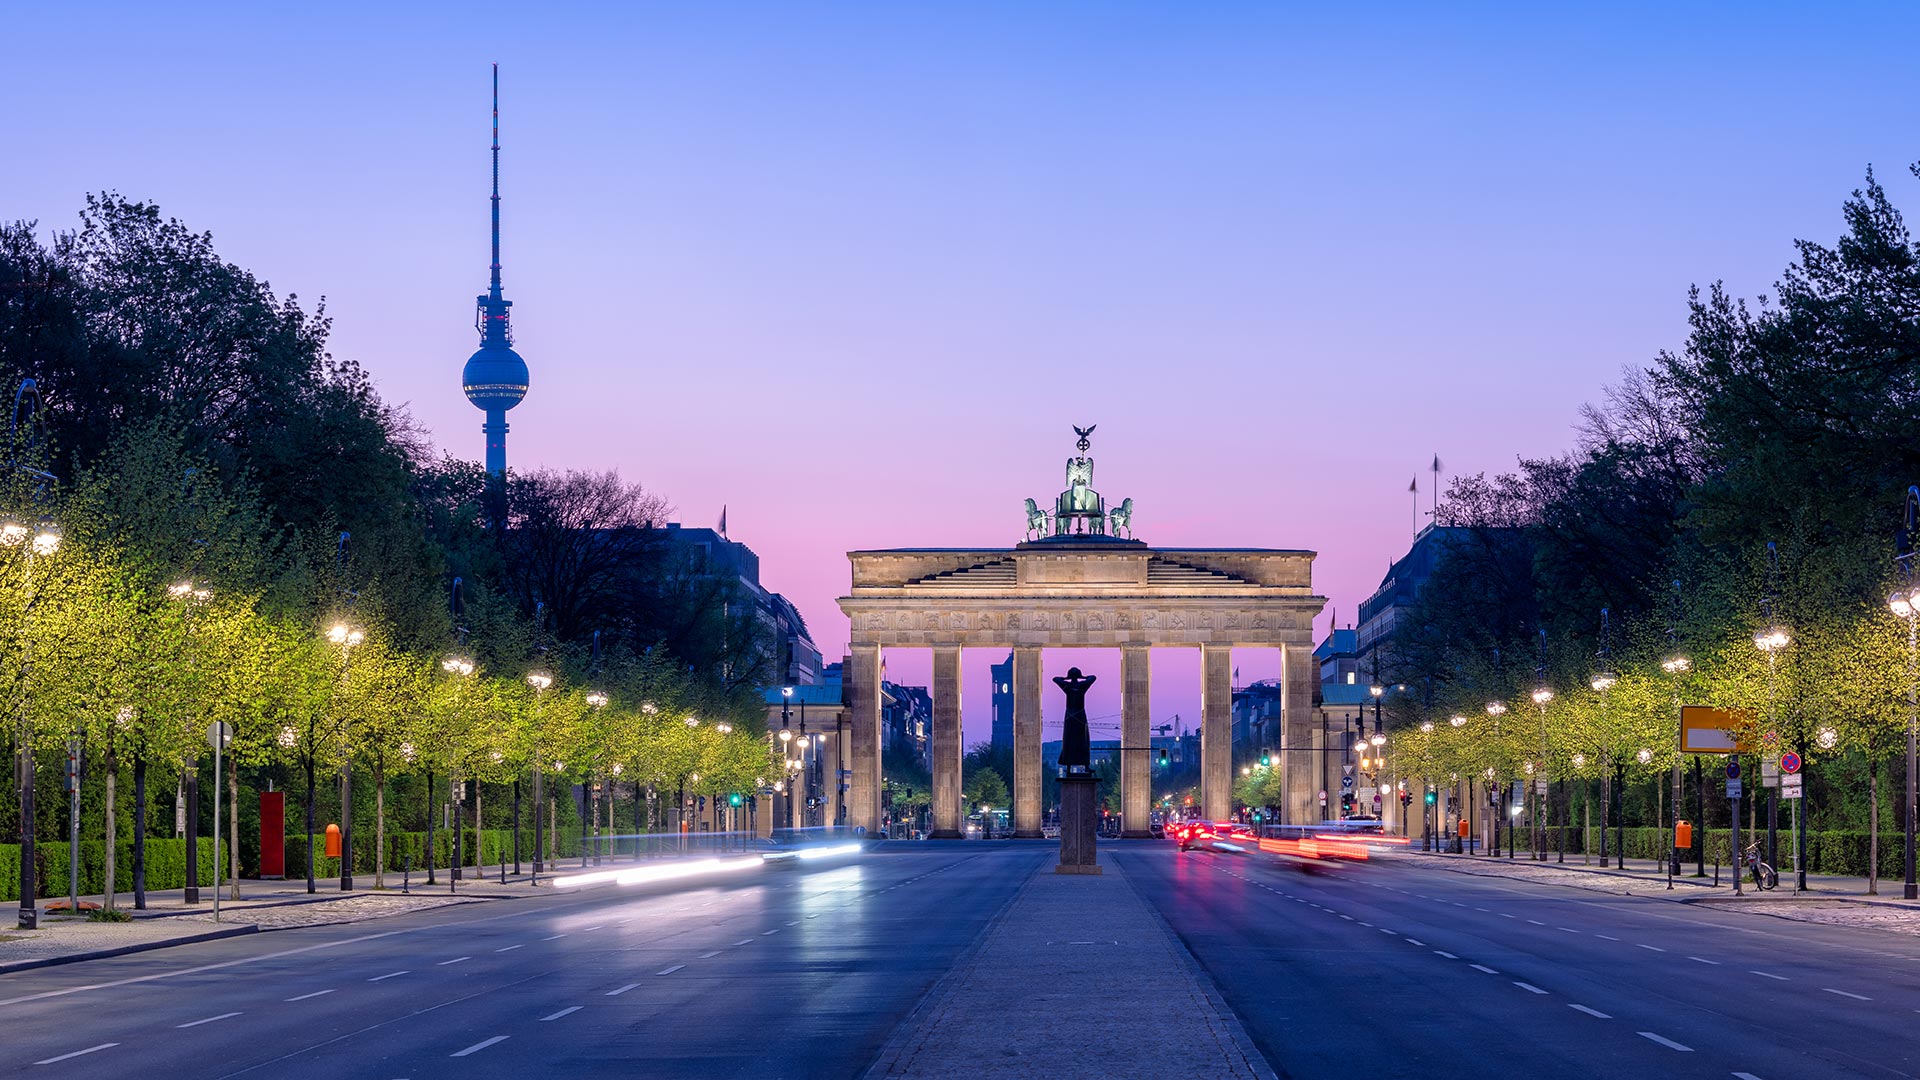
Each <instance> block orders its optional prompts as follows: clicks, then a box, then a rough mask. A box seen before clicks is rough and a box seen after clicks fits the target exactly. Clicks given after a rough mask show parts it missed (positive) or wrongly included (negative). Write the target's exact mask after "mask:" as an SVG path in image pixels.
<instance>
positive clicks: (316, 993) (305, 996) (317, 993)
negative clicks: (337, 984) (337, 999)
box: [280, 990, 333, 1001]
mask: <svg viewBox="0 0 1920 1080" xmlns="http://www.w3.org/2000/svg"><path fill="white" fill-rule="evenodd" d="M331 993H333V991H332V990H315V991H314V992H313V993H311V994H301V995H300V996H299V997H290V998H281V999H280V1000H282V1001H305V1000H307V999H308V998H317V997H319V996H321V995H322V994H331Z"/></svg>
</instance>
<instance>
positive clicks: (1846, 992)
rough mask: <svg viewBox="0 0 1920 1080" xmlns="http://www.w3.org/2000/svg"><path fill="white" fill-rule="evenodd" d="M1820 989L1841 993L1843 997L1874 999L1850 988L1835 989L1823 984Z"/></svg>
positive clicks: (1861, 999) (1859, 999) (1830, 992)
mask: <svg viewBox="0 0 1920 1080" xmlns="http://www.w3.org/2000/svg"><path fill="white" fill-rule="evenodd" d="M1820 989H1822V990H1825V991H1826V992H1827V993H1829V994H1839V995H1840V996H1841V997H1844V998H1852V999H1853V1000H1855V1001H1872V1000H1873V999H1872V998H1870V997H1868V996H1867V995H1865V994H1856V993H1853V992H1852V991H1850V990H1835V989H1834V988H1833V987H1831V986H1823V987H1821V988H1820Z"/></svg>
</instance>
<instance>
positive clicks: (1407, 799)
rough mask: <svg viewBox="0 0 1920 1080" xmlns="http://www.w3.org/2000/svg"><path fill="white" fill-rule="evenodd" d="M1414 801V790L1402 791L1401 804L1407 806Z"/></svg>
mask: <svg viewBox="0 0 1920 1080" xmlns="http://www.w3.org/2000/svg"><path fill="white" fill-rule="evenodd" d="M1412 802H1413V792H1411V791H1403V792H1401V793H1400V805H1401V806H1407V805H1409V804H1411V803H1412Z"/></svg>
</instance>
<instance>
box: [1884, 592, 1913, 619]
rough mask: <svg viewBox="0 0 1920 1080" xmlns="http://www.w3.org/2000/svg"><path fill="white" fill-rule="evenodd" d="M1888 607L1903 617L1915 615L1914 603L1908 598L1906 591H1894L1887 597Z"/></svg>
mask: <svg viewBox="0 0 1920 1080" xmlns="http://www.w3.org/2000/svg"><path fill="white" fill-rule="evenodd" d="M1887 608H1888V609H1889V610H1890V611H1892V612H1893V613H1894V614H1895V615H1898V616H1899V617H1900V618H1902V619H1906V618H1911V617H1912V616H1913V603H1912V602H1911V601H1909V600H1908V599H1907V596H1906V594H1905V593H1894V594H1893V595H1892V596H1889V597H1887Z"/></svg>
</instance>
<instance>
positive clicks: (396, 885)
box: [0, 856, 634, 975]
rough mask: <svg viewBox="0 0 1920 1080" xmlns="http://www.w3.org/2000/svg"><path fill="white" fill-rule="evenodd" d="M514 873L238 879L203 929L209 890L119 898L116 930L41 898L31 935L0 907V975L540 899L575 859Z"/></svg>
mask: <svg viewBox="0 0 1920 1080" xmlns="http://www.w3.org/2000/svg"><path fill="white" fill-rule="evenodd" d="M604 865H605V866H616V865H628V866H631V865H634V864H633V862H632V860H631V857H629V858H628V859H626V860H624V861H623V862H622V863H607V864H604ZM603 868H604V867H603ZM521 869H522V871H523V872H522V873H520V874H518V875H515V874H514V873H513V872H512V867H511V866H509V867H508V868H507V871H508V872H507V880H506V883H505V884H504V885H503V884H501V881H500V867H498V866H492V867H486V868H485V872H486V876H476V870H475V868H474V867H471V866H468V867H463V868H462V879H463V880H461V881H460V882H458V883H457V884H452V885H451V887H450V882H449V879H448V871H447V870H446V868H445V867H441V868H439V869H437V870H436V871H435V872H434V875H435V878H436V879H437V883H436V884H434V885H431V886H429V885H427V883H426V875H425V874H423V873H415V874H411V875H406V874H400V873H391V872H390V873H388V874H387V875H386V884H387V887H386V888H385V889H379V890H376V889H375V888H374V887H373V875H372V874H357V875H355V876H354V891H352V892H341V891H340V879H339V878H320V879H318V880H316V881H315V882H314V886H315V891H314V892H313V893H311V894H309V893H308V892H307V882H306V879H305V878H304V877H302V878H297V879H290V880H286V881H260V880H257V879H251V878H242V879H241V881H240V899H239V900H231V899H228V897H229V896H230V895H231V893H230V892H222V893H221V898H220V921H219V922H218V923H216V922H214V921H213V892H214V890H213V887H212V886H211V885H203V886H201V888H200V902H199V903H198V904H188V903H187V902H186V890H184V889H161V890H149V891H148V893H147V906H146V908H145V909H144V910H140V911H136V910H134V907H133V895H132V894H131V893H124V892H123V893H119V894H118V895H117V896H116V897H115V906H116V907H118V908H119V909H120V910H122V911H124V912H126V913H127V914H128V915H131V916H133V921H132V922H124V923H115V922H94V921H91V920H89V919H88V918H87V917H86V914H85V909H84V907H83V908H82V913H81V914H79V915H72V914H69V913H67V912H65V911H56V912H48V911H47V905H48V904H49V903H53V902H56V901H58V902H61V903H62V904H64V902H65V901H66V897H64V896H58V897H48V898H46V899H43V900H41V901H40V928H39V929H37V930H18V929H14V928H13V926H12V923H13V922H14V921H15V920H14V918H13V913H14V912H15V911H16V910H18V905H16V904H14V903H13V902H11V901H9V902H7V903H5V904H3V905H0V918H3V919H4V920H5V922H4V923H0V975H4V974H5V973H7V972H9V971H21V970H25V969H28V968H38V967H48V966H52V965H54V964H70V963H76V962H78V961H82V960H96V959H101V958H104V957H109V956H123V955H125V954H127V953H133V952H144V951H146V950H148V949H164V948H167V947H169V946H173V945H186V944H190V943H192V942H196V941H210V940H214V939H217V938H225V937H234V936H237V935H240V934H252V933H258V932H260V931H263V930H285V929H291V928H294V927H301V926H329V925H334V924H338V923H351V922H361V921H364V920H367V919H380V918H385V917H387V916H390V915H405V914H408V913H411V912H415V911H425V910H428V909H431V908H438V907H446V906H449V905H452V904H470V903H479V902H484V901H488V900H506V899H516V898H526V897H531V896H536V895H547V894H549V891H550V890H549V889H548V882H549V881H550V880H551V879H552V878H553V877H554V876H556V875H558V876H565V875H567V874H570V873H579V872H580V859H579V857H578V856H575V857H572V858H568V859H563V860H561V863H560V865H559V866H557V867H554V868H550V869H546V870H543V871H542V873H541V876H540V885H539V887H538V888H537V889H536V888H535V886H534V885H533V884H532V874H531V870H532V863H531V862H530V861H529V862H524V863H522V864H521ZM403 884H404V885H405V886H406V890H407V891H405V892H403V891H402V887H403ZM80 900H81V903H82V904H83V905H85V904H87V903H94V904H98V903H100V902H101V900H102V898H101V897H100V896H98V895H94V896H82V897H81V898H80Z"/></svg>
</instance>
